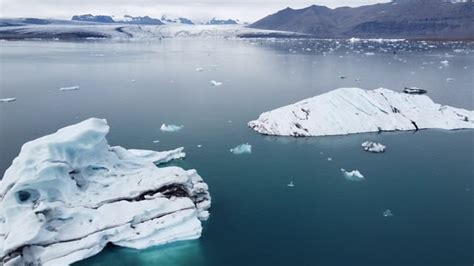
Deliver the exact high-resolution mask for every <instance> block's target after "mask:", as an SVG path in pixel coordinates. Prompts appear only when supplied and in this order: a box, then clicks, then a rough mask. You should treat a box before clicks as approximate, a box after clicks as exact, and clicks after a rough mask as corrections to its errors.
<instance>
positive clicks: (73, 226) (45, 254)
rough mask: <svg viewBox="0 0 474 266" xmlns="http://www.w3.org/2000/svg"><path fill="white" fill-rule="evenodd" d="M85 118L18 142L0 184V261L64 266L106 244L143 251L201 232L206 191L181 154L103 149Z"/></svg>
mask: <svg viewBox="0 0 474 266" xmlns="http://www.w3.org/2000/svg"><path fill="white" fill-rule="evenodd" d="M108 132H109V126H108V125H107V122H106V121H105V120H102V119H97V118H91V119H88V120H85V121H83V122H81V123H78V124H76V125H72V126H69V127H65V128H62V129H60V130H58V131H57V132H56V133H54V134H51V135H48V136H44V137H41V138H39V139H36V140H33V141H30V142H28V143H25V144H24V145H23V147H22V148H21V152H20V154H19V155H18V157H16V158H15V159H14V161H13V163H12V165H11V166H10V167H9V168H8V169H7V170H6V172H5V175H4V176H3V179H2V180H1V181H0V264H2V263H4V264H6V265H8V264H10V265H13V264H14V263H18V264H17V265H67V264H70V263H73V262H75V261H78V260H81V259H84V258H87V257H90V256H92V255H94V254H96V253H98V252H100V251H101V250H102V249H103V248H104V247H105V245H106V244H107V243H112V244H115V245H119V246H123V247H130V248H138V249H143V248H147V247H150V246H155V245H161V244H165V243H169V242H173V241H179V240H187V239H195V238H198V237H199V236H200V235H201V230H202V227H201V223H200V221H199V219H207V217H208V216H209V213H208V212H207V210H208V208H209V207H210V203H211V199H210V196H209V193H208V186H207V184H205V183H204V182H203V180H202V178H201V177H200V176H199V175H198V174H197V172H196V171H195V170H184V169H182V168H179V167H165V168H159V167H158V166H157V165H156V164H159V163H165V162H168V161H170V160H174V159H180V158H183V157H184V156H185V154H184V153H183V151H182V148H179V149H176V150H172V151H169V152H154V151H147V150H127V149H125V148H122V147H119V146H115V147H112V146H109V144H108V143H107V140H106V138H105V137H106V135H107V133H108Z"/></svg>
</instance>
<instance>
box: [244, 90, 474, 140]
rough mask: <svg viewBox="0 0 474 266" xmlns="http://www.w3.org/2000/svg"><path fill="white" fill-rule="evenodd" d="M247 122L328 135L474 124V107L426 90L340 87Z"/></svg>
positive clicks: (262, 129)
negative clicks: (437, 98)
mask: <svg viewBox="0 0 474 266" xmlns="http://www.w3.org/2000/svg"><path fill="white" fill-rule="evenodd" d="M248 125H249V127H251V128H253V129H254V130H255V131H257V132H259V133H261V134H265V135H278V136H328V135H346V134H355V133H363V132H379V131H396V130H417V129H429V128H438V129H448V130H451V129H465V128H474V112H473V111H469V110H465V109H460V108H455V107H450V106H445V105H440V104H437V103H434V102H433V101H432V100H431V99H430V98H429V97H428V96H426V95H410V94H405V93H398V92H394V91H391V90H388V89H384V88H379V89H375V90H363V89H359V88H341V89H336V90H333V91H331V92H328V93H324V94H321V95H318V96H315V97H312V98H308V99H306V100H303V101H300V102H297V103H295V104H291V105H287V106H284V107H281V108H277V109H275V110H272V111H269V112H265V113H263V114H261V115H260V116H259V118H258V119H257V120H254V121H251V122H249V123H248Z"/></svg>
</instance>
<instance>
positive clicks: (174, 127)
mask: <svg viewBox="0 0 474 266" xmlns="http://www.w3.org/2000/svg"><path fill="white" fill-rule="evenodd" d="M183 127H184V126H183V125H181V126H178V125H173V124H170V125H167V124H162V125H161V127H160V130H161V131H164V132H178V131H180V130H181V129H182V128H183Z"/></svg>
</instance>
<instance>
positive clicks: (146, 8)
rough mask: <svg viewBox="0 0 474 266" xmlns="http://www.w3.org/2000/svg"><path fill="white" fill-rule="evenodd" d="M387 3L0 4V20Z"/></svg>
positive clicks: (52, 0) (73, 0) (242, 12)
mask: <svg viewBox="0 0 474 266" xmlns="http://www.w3.org/2000/svg"><path fill="white" fill-rule="evenodd" d="M379 2H390V0H312V1H311V0H287V1H284V0H233V1H228V0H187V1H186V0H159V1H157V0H0V17H4V18H5V17H40V18H70V17H71V16H72V15H76V14H87V13H92V14H94V15H97V14H102V15H115V16H117V17H122V16H123V15H126V14H129V15H132V16H142V15H149V16H152V17H161V15H162V14H169V15H175V16H183V17H188V18H190V19H196V20H203V19H209V18H212V17H217V18H235V19H240V20H242V21H248V22H252V21H255V20H258V19H260V18H262V17H264V16H266V15H268V14H271V13H275V12H276V11H278V10H280V9H283V8H285V7H288V6H289V7H292V8H302V7H306V6H309V5H312V4H317V5H325V6H328V7H332V8H333V7H339V6H361V5H366V4H373V3H379Z"/></svg>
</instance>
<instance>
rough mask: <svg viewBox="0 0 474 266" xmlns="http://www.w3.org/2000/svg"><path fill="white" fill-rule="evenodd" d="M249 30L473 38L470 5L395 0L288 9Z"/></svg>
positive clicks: (473, 6) (338, 35) (343, 35)
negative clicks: (347, 5)
mask: <svg viewBox="0 0 474 266" xmlns="http://www.w3.org/2000/svg"><path fill="white" fill-rule="evenodd" d="M250 27H251V28H258V29H267V30H282V31H293V32H300V33H306V34H312V35H314V36H315V37H320V38H350V37H360V38H375V37H376V38H408V39H409V38H458V39H474V2H473V0H469V1H463V2H452V1H446V0H396V1H392V2H389V3H379V4H374V5H366V6H360V7H354V8H351V7H338V8H334V9H331V8H328V7H325V6H318V5H311V6H309V7H306V8H302V9H292V8H289V7H288V8H285V9H282V10H280V11H278V12H277V13H275V14H272V15H269V16H266V17H264V18H262V19H260V20H258V21H257V22H255V23H253V24H251V25H250Z"/></svg>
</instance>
